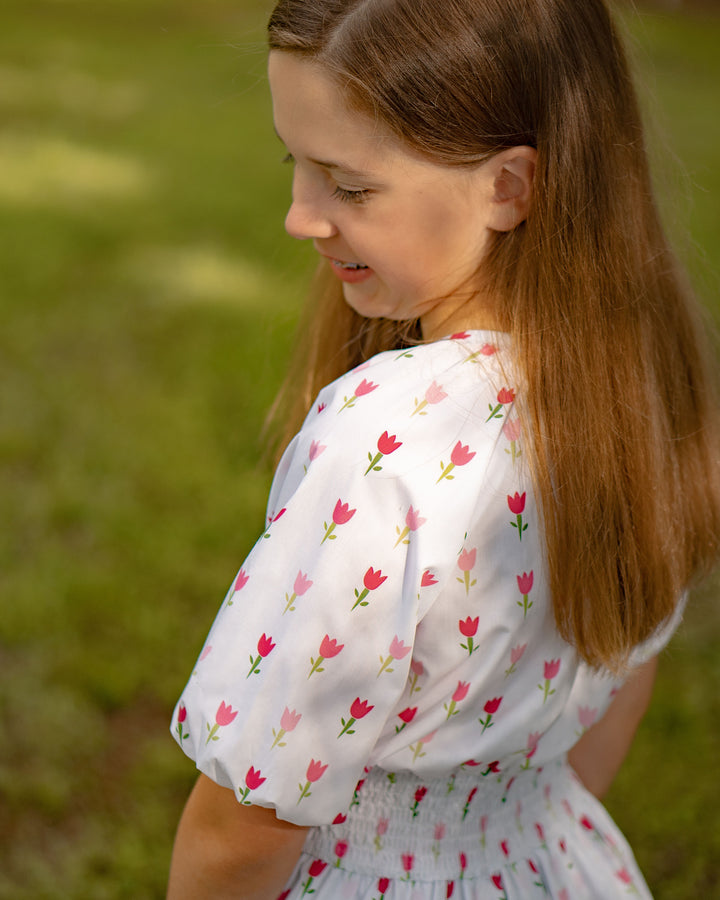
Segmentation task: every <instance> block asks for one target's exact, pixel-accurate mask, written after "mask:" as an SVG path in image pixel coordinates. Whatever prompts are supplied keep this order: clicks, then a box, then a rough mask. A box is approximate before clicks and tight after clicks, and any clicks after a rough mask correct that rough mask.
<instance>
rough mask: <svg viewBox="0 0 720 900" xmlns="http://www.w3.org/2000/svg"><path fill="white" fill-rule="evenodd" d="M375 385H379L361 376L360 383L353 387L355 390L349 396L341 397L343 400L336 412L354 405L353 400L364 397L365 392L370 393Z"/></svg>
mask: <svg viewBox="0 0 720 900" xmlns="http://www.w3.org/2000/svg"><path fill="white" fill-rule="evenodd" d="M377 387H379V385H377V384H373V383H372V381H368V380H367V379H365V378H363V380H362V381H361V382H360V384H359V385H358V386H357V387H356V388H355V392H354V393H353V394H352V396H351V397H343V400H344V401H345V402H344V403H343V405H342V406H341V407H340V409H339V410H338V413H341V412H342V411H343V410H344V409H352V407H354V406H355V401H356V400H357V399H358V397H364V396H365V395H366V394H370V393H372V392H373V391H374V390H375V389H376V388H377Z"/></svg>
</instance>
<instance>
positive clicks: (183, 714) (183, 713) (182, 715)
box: [175, 703, 190, 744]
mask: <svg viewBox="0 0 720 900" xmlns="http://www.w3.org/2000/svg"><path fill="white" fill-rule="evenodd" d="M186 719H187V709H186V708H185V705H184V704H182V703H181V704H180V706H179V707H178V712H177V725H176V726H175V731H177V735H178V738H179V739H180V743H181V744H182V742H183V741H184V740H185V739H186V738H189V737H190V735H189V734H183V731H184V729H183V722H184V721H185V720H186Z"/></svg>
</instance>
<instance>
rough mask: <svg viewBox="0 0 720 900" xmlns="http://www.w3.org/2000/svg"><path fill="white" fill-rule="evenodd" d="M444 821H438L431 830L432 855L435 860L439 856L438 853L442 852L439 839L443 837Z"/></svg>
mask: <svg viewBox="0 0 720 900" xmlns="http://www.w3.org/2000/svg"><path fill="white" fill-rule="evenodd" d="M445 831H446V828H445V823H444V822H438V823H437V825H436V826H435V830H434V832H433V840H434V843H433V845H432V855H433V856H434V857H435V862H437V861H438V859H439V858H440V854H441V852H442V846H441V841H442V839H443V838H444V837H445Z"/></svg>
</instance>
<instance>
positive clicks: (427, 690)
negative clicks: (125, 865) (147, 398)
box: [172, 331, 672, 900]
mask: <svg viewBox="0 0 720 900" xmlns="http://www.w3.org/2000/svg"><path fill="white" fill-rule="evenodd" d="M512 372H513V367H512V355H511V353H510V350H509V347H508V338H506V337H505V336H503V335H499V334H496V333H490V332H477V331H476V332H471V333H463V334H461V335H453V336H452V337H451V338H448V339H445V340H442V341H438V342H436V343H432V344H427V345H422V346H419V347H416V348H413V349H411V350H407V351H394V352H387V353H381V354H379V355H378V356H376V357H374V358H373V359H371V360H370V361H369V362H367V363H365V364H364V365H363V366H360V367H359V368H357V369H355V370H353V371H351V372H349V373H347V374H346V375H344V376H342V377H341V378H339V379H338V380H337V381H336V382H334V383H333V384H331V385H329V386H328V387H326V388H324V389H323V390H322V391H321V392H320V395H319V397H318V399H317V403H316V405H315V406H314V408H313V409H312V410H311V412H310V413H309V415H308V417H307V419H306V421H305V423H304V425H303V427H302V430H301V431H300V433H299V434H298V435H297V436H296V437H295V438H294V440H293V441H292V443H291V444H290V446H289V447H288V449H287V451H286V453H285V455H284V457H283V459H282V460H281V462H280V465H279V467H278V470H277V472H276V475H275V480H274V483H273V487H272V490H271V494H270V500H269V506H268V526H267V530H266V531H265V533H264V534H263V535H262V536H261V537H260V538H259V540H258V542H257V544H256V545H255V547H254V548H253V550H252V551H251V553H250V555H249V556H248V558H247V560H246V561H245V563H244V565H243V567H242V569H241V570H240V572H239V573H238V575H237V577H236V578H235V580H234V582H233V584H232V586H231V588H230V590H229V592H228V595H227V597H226V599H225V601H224V603H223V605H222V608H221V610H220V613H219V614H218V617H217V619H216V621H215V623H214V625H213V627H212V630H211V631H210V634H209V636H208V638H207V641H206V644H205V646H204V649H203V650H202V653H201V654H200V658H199V660H198V662H197V664H196V667H195V670H194V672H193V673H192V676H191V678H190V680H189V682H188V685H187V687H186V688H185V691H184V693H183V695H182V697H181V699H180V701H179V703H178V705H177V707H176V710H175V714H174V718H173V724H172V731H173V734H174V736H175V739H176V740H177V741H178V742H179V743H180V745H181V747H182V749H183V750H184V751H185V753H186V754H187V755H188V756H190V757H191V758H192V759H194V760H195V762H196V764H197V767H198V768H199V769H200V770H201V771H202V772H204V773H205V774H206V775H208V776H209V777H210V778H211V779H213V780H214V781H216V782H217V783H218V784H220V785H223V786H226V787H228V788H232V789H233V790H234V791H235V793H236V795H237V798H238V801H239V802H240V803H243V804H257V805H260V806H265V807H273V808H274V809H275V810H276V812H277V815H278V816H279V817H280V818H282V819H286V820H288V821H290V822H294V823H296V824H300V825H310V826H316V827H313V828H312V829H311V830H310V832H309V835H308V839H307V842H306V845H305V849H304V852H303V855H302V856H301V858H300V861H299V863H298V865H297V867H296V870H295V873H294V875H293V877H292V879H291V881H290V882H289V883H288V885H287V889H286V891H285V892H284V893H283V894H282V895H281V896H282V897H287V898H296V897H301V896H306V895H311V894H312V895H313V896H314V897H315V898H316V900H324V898H327V900H338V898H348V900H349V898H355V900H371V898H375V900H380V898H385V900H415V898H417V900H420V898H423V900H440V898H447V897H458V898H478V900H479V898H483V900H484V898H491V900H498V898H507V900H528V898H533V897H538V898H540V897H555V898H559V900H563V898H565V900H579V898H615V897H623V896H626V895H628V894H632V895H634V896H640V897H649V896H650V894H649V891H648V889H647V886H646V885H645V882H644V881H643V878H642V875H641V874H640V872H639V870H638V868H637V865H636V863H635V861H634V859H633V856H632V853H631V851H630V849H629V848H628V846H627V844H626V842H625V840H624V838H623V837H622V835H621V834H620V833H619V831H618V829H617V827H616V826H615V825H614V823H613V822H612V820H611V819H610V818H609V816H608V815H607V813H606V812H605V810H604V808H603V807H602V806H601V804H599V803H598V802H597V801H596V800H595V799H594V798H593V797H592V796H591V795H590V794H589V793H588V792H587V791H585V790H584V788H583V787H582V786H581V785H580V784H579V782H578V781H577V779H576V778H575V777H574V775H573V773H572V771H571V770H570V768H569V766H568V765H567V763H566V760H565V755H566V752H567V750H568V749H569V748H570V747H571V746H572V745H573V744H574V743H575V742H576V740H577V739H578V737H579V736H580V735H581V734H582V733H583V731H585V730H586V729H587V728H588V727H589V726H590V725H591V724H592V723H593V722H595V721H596V720H597V719H598V718H599V717H600V716H601V715H602V714H603V712H604V710H605V709H606V707H607V705H608V703H609V702H610V699H611V696H612V693H613V691H614V690H615V689H616V688H617V687H618V683H617V682H616V681H614V680H613V679H612V678H610V677H609V676H605V675H600V674H596V673H594V672H592V671H591V670H590V669H589V668H588V667H587V666H586V665H585V664H583V663H582V662H581V661H580V660H579V659H578V657H577V655H576V653H575V652H574V650H573V648H572V647H571V646H570V645H568V644H567V643H566V642H564V641H563V640H562V639H561V638H560V637H559V636H558V634H557V632H556V629H555V626H554V622H553V614H552V608H551V603H550V599H549V596H548V589H547V581H546V573H545V565H544V561H543V544H542V536H541V534H540V533H539V531H538V514H537V508H536V503H535V499H534V496H533V492H532V487H531V483H530V479H529V476H528V473H527V470H526V467H525V465H524V462H525V456H526V448H525V441H524V439H523V435H522V434H521V433H520V426H519V422H518V420H517V417H516V416H515V415H514V414H513V401H514V399H515V393H516V391H517V389H518V387H517V385H516V384H515V383H514V378H513V374H512ZM671 631H672V626H671V627H668V628H667V629H665V631H664V633H663V634H661V635H659V636H658V637H657V639H656V640H653V641H651V642H649V644H648V645H646V646H644V647H642V648H638V650H637V651H636V653H635V657H634V658H635V661H637V662H638V663H639V662H641V661H642V660H644V659H646V658H648V657H649V656H650V655H652V654H654V653H656V652H658V651H659V650H660V649H661V647H662V646H663V644H664V642H665V641H666V640H667V639H668V638H669V636H670V633H671Z"/></svg>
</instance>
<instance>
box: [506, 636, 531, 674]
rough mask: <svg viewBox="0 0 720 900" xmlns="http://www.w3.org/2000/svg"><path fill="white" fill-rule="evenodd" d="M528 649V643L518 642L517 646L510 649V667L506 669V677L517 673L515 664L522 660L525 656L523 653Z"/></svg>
mask: <svg viewBox="0 0 720 900" xmlns="http://www.w3.org/2000/svg"><path fill="white" fill-rule="evenodd" d="M526 650H527V644H518V645H517V647H513V648H512V650H511V651H510V668H508V669H505V677H506V678H507V677H508V675H514V674H515V666H516V665H517V664H518V663H519V662H520V660H521V659H522V658H523V654H524V653H525V651H526Z"/></svg>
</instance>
